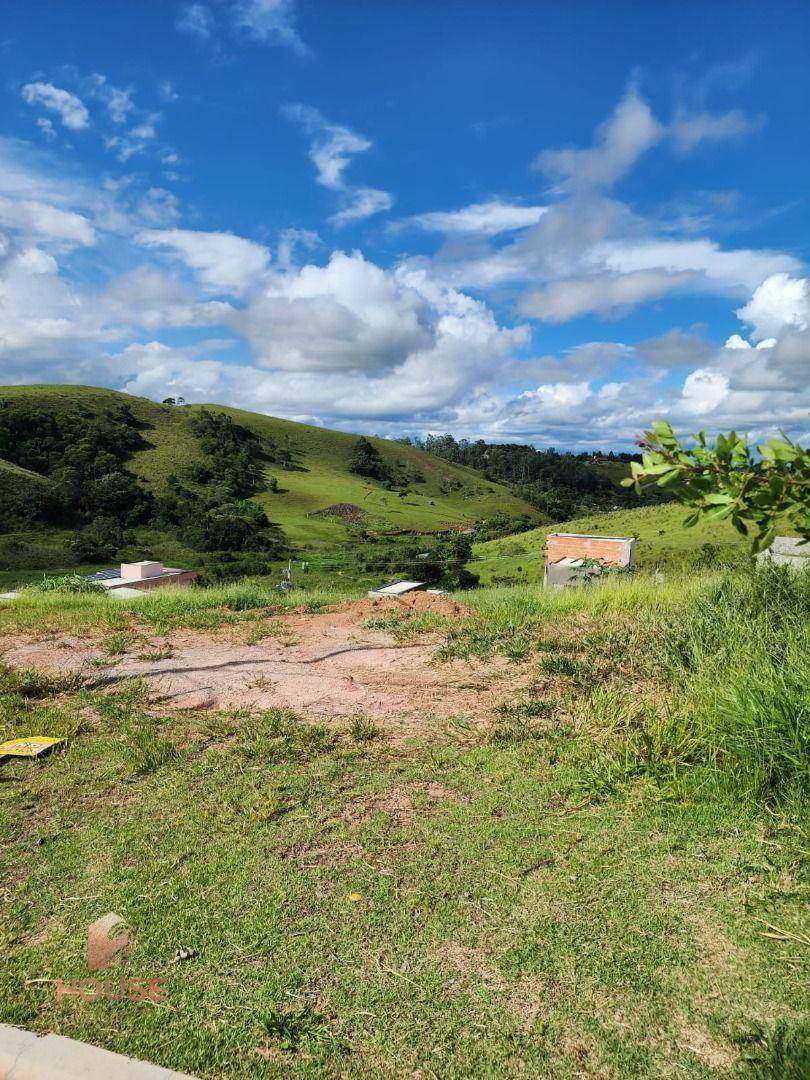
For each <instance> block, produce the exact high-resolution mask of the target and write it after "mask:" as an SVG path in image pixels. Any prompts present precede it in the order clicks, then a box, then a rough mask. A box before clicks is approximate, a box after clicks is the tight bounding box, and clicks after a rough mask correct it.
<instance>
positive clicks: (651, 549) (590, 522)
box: [470, 503, 790, 584]
mask: <svg viewBox="0 0 810 1080" xmlns="http://www.w3.org/2000/svg"><path fill="white" fill-rule="evenodd" d="M686 514H687V511H686V509H685V508H684V507H683V506H681V505H680V503H666V504H664V505H661V506H641V507H637V508H635V509H632V510H615V511H611V512H608V513H595V514H589V515H586V516H583V517H578V518H573V519H572V520H570V521H562V522H558V523H556V524H554V525H542V526H541V527H539V528H537V529H532V530H531V531H530V532H525V533H520V534H518V535H516V536H506V537H503V538H502V539H501V540H491V541H489V542H488V543H481V544H476V545H475V547H474V548H473V552H474V556H475V559H474V561H473V562H472V563H471V564H470V569H472V570H474V571H475V573H476V574H478V575H479V576H480V578H481V582H482V584H492V583H494V584H498V583H502V582H510V581H515V582H522V581H527V582H532V581H542V579H543V566H544V560H545V543H546V536H547V535H548V533H550V532H572V533H594V534H598V535H600V536H635V537H636V540H637V543H636V565H637V566H638V567H639V568H641V569H648V570H651V569H654V568H655V567H662V568H675V567H677V566H683V565H687V564H689V563H690V562H691V561H692V560H694V559H695V558H697V557H698V556H699V555H700V554H701V551H702V549H703V545H704V544H711V545H712V546H713V547H714V548H716V554H717V556H718V557H719V558H720V559H721V560H725V559H727V558H728V557H729V556H731V557H733V556H734V554H735V553H737V552H739V554H740V555H741V556H742V553H743V552H744V551H745V550H746V544H745V541H744V540H743V538H742V537H741V536H740V535H739V534H738V533H736V532H735V531H734V529H733V528H732V527H731V525H730V524H729V523H728V522H727V521H719V522H711V523H709V524H701V525H697V526H695V527H694V528H692V529H687V528H686V527H685V526H684V524H683V520H684V518H685V517H686ZM787 531H790V530H787Z"/></svg>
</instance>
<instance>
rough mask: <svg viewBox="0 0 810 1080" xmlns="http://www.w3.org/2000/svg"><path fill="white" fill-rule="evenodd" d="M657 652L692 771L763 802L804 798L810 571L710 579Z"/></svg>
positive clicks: (808, 744) (809, 760)
mask: <svg viewBox="0 0 810 1080" xmlns="http://www.w3.org/2000/svg"><path fill="white" fill-rule="evenodd" d="M654 647H655V648H656V649H657V650H658V655H659V658H660V661H661V662H662V664H663V666H664V669H665V671H666V673H667V674H668V676H669V679H670V680H671V682H672V683H673V684H674V685H675V686H676V687H680V689H679V690H678V692H677V693H676V707H675V713H676V714H677V715H678V718H679V719H678V722H679V724H680V725H683V723H684V722H685V723H686V724H687V725H688V727H689V728H690V732H691V736H692V737H691V743H692V754H693V758H694V761H695V763H696V764H703V765H707V766H709V767H710V769H711V771H712V773H713V774H714V776H715V779H716V780H717V781H718V783H720V784H721V785H722V786H725V787H731V788H733V789H735V790H736V791H737V792H739V793H744V794H745V795H747V796H750V797H752V798H755V799H758V800H763V801H767V802H790V801H792V800H794V799H797V800H801V799H803V798H806V797H807V795H808V794H810V571H802V572H799V573H797V572H795V571H792V570H790V569H788V568H787V567H783V566H773V565H768V564H766V565H764V566H762V567H760V568H758V569H756V570H753V571H750V572H747V573H729V574H726V575H724V576H723V577H722V578H720V579H718V580H716V581H715V582H714V583H713V584H712V585H711V586H710V587H709V588H707V589H706V590H705V591H704V592H703V593H702V594H699V595H697V596H696V597H695V598H694V599H693V601H692V603H691V604H690V605H688V606H687V607H683V608H680V609H679V610H678V611H677V612H675V613H673V614H672V616H671V620H670V622H669V625H664V626H660V627H659V632H658V633H657V634H655V636H654Z"/></svg>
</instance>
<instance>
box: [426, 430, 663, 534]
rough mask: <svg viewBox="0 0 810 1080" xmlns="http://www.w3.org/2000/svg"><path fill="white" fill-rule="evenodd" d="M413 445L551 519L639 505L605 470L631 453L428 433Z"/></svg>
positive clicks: (638, 501)
mask: <svg viewBox="0 0 810 1080" xmlns="http://www.w3.org/2000/svg"><path fill="white" fill-rule="evenodd" d="M413 445H417V446H420V447H421V448H422V449H423V450H426V451H427V452H428V453H429V454H435V455H436V456H437V457H440V458H443V459H444V460H445V461H451V462H453V463H454V464H457V465H468V466H469V467H470V468H473V469H478V470H479V471H480V472H482V473H483V474H484V476H485V477H486V478H487V479H488V480H491V481H493V482H496V483H500V484H505V485H506V486H507V487H509V488H511V489H512V491H514V492H515V494H517V495H519V496H520V497H521V498H523V499H525V500H526V502H528V503H530V504H531V505H532V506H534V507H535V508H536V509H537V510H540V511H542V512H543V513H546V514H548V515H549V516H550V517H552V518H555V519H557V520H564V519H565V518H568V517H574V516H575V515H576V514H578V513H580V512H585V511H588V510H600V509H610V508H611V507H613V506H628V505H637V504H638V503H640V502H641V501H642V499H641V497H640V496H639V495H637V494H636V493H635V492H627V491H624V490H622V489H621V488H619V487H617V484H616V481H615V477H612V476H611V475H610V474H609V472H608V471H607V470H606V469H605V462H608V463H610V462H615V463H617V464H621V463H625V464H628V465H629V463H630V461H632V460H633V459H634V455H632V454H624V453H620V454H617V453H615V452H614V451H612V450H611V451H609V452H608V453H607V454H603V453H602V452H601V451H599V450H597V451H594V452H592V453H588V454H569V453H564V454H561V453H559V452H558V451H557V450H555V449H553V448H551V447H550V448H549V449H547V450H536V449H535V448H534V447H533V446H526V445H523V444H521V443H487V442H484V440H483V439H477V440H475V441H470V440H468V439H455V438H454V437H453V436H452V435H428V436H427V438H425V439H424V441H422V440H414V441H413ZM617 471H618V470H617ZM646 501H649V500H646Z"/></svg>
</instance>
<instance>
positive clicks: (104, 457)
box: [0, 401, 284, 562]
mask: <svg viewBox="0 0 810 1080" xmlns="http://www.w3.org/2000/svg"><path fill="white" fill-rule="evenodd" d="M189 422H190V426H191V430H192V431H193V433H194V434H195V435H196V436H197V438H198V439H199V442H200V447H201V449H202V452H203V454H204V456H205V461H204V462H203V463H200V464H198V465H196V466H194V467H192V468H191V469H190V470H189V475H188V476H187V478H186V482H185V483H184V481H183V480H182V479H181V478H179V477H178V476H171V477H170V478H169V480H168V483H167V487H166V490H165V491H164V492H162V493H160V494H154V493H152V492H150V491H149V490H148V489H146V488H145V487H144V486H143V485H142V484H141V483H140V482H139V480H138V478H137V477H135V476H134V475H133V474H132V473H131V472H129V471H128V469H127V468H126V465H125V462H126V461H127V460H128V459H129V458H130V457H131V455H132V454H133V453H134V452H135V451H136V450H139V449H143V448H146V447H147V446H148V443H147V442H146V440H145V439H144V437H143V431H142V425H141V424H140V423H139V422H138V421H137V419H136V418H135V417H134V416H133V415H132V412H131V410H130V408H129V407H128V406H126V405H122V406H118V407H115V408H109V409H103V410H93V411H91V410H89V409H86V408H83V407H82V406H75V407H74V408H71V409H67V410H64V411H61V412H59V411H46V410H42V411H37V412H36V413H33V414H32V410H31V408H30V405H29V404H26V405H18V404H17V403H12V402H8V401H0V458H5V459H6V460H7V461H11V462H12V463H14V464H15V465H20V466H22V467H23V468H26V469H30V470H32V471H34V472H36V473H38V474H39V475H40V476H42V477H45V479H46V481H47V482H46V483H31V484H27V485H24V486H23V485H22V484H14V485H8V489H9V491H8V494H7V495H5V496H3V497H0V502H3V505H2V506H0V510H3V511H5V514H4V517H5V519H6V520H10V521H16V522H18V523H19V524H34V523H44V524H51V525H60V526H70V527H72V528H73V529H74V530H75V536H74V538H73V540H72V541H71V546H72V548H73V551H74V554H75V556H76V557H77V558H78V559H80V560H82V561H91V562H92V561H97V560H101V559H108V558H112V557H113V556H114V555H115V554H116V553H117V552H118V550H119V549H120V548H121V547H123V546H124V544H125V543H126V542H127V540H128V530H129V529H131V528H132V527H134V526H137V525H149V526H152V527H155V528H159V529H168V530H170V531H173V532H175V533H176V535H177V536H178V537H179V538H180V539H181V540H183V541H184V542H185V543H186V544H188V546H189V547H191V548H193V549H194V550H196V551H204V552H263V553H264V554H265V557H266V558H267V559H270V558H276V557H278V556H279V555H280V554H281V553H282V552H283V549H284V545H283V542H282V538H281V533H280V530H279V529H278V528H277V527H276V526H274V525H273V524H272V523H271V522H270V521H269V520H268V518H267V516H266V514H265V512H264V510H263V509H262V508H261V507H260V506H259V505H258V504H257V503H254V502H251V501H249V500H248V499H247V498H246V496H248V495H251V494H253V493H255V492H256V491H257V490H259V489H260V487H261V485H262V479H263V471H264V470H263V458H264V456H265V455H264V452H263V449H262V446H261V443H260V442H259V440H258V439H257V438H256V436H255V435H253V433H252V432H251V431H249V430H248V429H247V428H245V427H242V426H241V425H238V424H236V423H234V422H233V420H232V419H231V418H230V417H229V416H228V415H227V414H225V413H211V412H208V411H203V412H201V413H200V414H198V415H196V416H191V417H190V418H189ZM189 484H191V485H193V486H189ZM3 500H4V501H3Z"/></svg>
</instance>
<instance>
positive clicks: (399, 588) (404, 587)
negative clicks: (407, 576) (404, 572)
mask: <svg viewBox="0 0 810 1080" xmlns="http://www.w3.org/2000/svg"><path fill="white" fill-rule="evenodd" d="M426 587H427V582H425V581H395V582H394V583H393V584H391V585H383V586H382V588H380V589H370V590H369V594H368V595H369V596H401V595H402V594H403V593H409V592H415V591H417V590H419V589H425V588H426Z"/></svg>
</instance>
